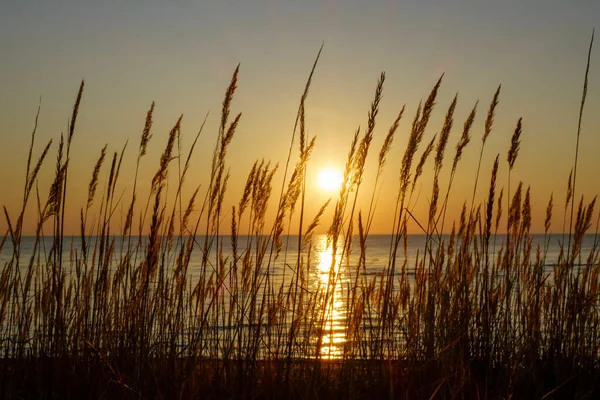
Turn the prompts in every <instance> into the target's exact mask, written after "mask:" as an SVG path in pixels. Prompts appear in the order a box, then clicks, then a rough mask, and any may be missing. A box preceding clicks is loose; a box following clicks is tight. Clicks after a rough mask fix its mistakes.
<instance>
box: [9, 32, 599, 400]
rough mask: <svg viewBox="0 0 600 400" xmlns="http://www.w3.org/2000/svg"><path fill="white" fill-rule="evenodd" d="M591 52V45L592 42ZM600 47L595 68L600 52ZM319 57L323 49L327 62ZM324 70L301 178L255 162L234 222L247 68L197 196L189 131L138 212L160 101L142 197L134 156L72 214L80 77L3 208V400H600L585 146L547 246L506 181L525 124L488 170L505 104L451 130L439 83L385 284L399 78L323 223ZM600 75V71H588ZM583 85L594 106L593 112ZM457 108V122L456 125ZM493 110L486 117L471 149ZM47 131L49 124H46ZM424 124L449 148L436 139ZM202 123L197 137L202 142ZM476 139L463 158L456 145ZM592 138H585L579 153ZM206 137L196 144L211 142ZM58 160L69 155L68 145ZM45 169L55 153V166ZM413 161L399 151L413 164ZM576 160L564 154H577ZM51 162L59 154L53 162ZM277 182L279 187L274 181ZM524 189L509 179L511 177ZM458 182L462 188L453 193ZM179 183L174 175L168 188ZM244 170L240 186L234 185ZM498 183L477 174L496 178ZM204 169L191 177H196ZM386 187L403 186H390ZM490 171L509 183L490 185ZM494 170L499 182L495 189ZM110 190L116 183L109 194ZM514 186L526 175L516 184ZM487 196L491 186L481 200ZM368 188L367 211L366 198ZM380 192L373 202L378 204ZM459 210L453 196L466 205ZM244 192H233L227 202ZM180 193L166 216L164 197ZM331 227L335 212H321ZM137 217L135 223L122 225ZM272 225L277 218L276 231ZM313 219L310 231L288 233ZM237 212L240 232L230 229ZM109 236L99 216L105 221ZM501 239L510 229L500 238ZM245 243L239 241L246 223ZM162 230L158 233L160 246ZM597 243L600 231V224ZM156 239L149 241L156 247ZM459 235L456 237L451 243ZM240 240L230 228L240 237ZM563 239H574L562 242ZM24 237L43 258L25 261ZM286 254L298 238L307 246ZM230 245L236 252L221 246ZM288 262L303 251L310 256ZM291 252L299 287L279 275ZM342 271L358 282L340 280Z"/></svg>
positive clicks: (98, 181) (300, 158) (350, 160)
mask: <svg viewBox="0 0 600 400" xmlns="http://www.w3.org/2000/svg"><path fill="white" fill-rule="evenodd" d="M592 43H593V41H592ZM591 49H592V47H591V45H590V53H591ZM319 54H320V53H319ZM318 60H319V57H318V56H317V59H316V60H315V63H314V65H313V68H312V70H311V72H310V75H309V78H308V80H307V83H306V86H305V90H304V93H303V94H302V96H301V99H300V104H299V108H298V114H297V119H296V125H295V128H294V131H293V134H292V136H291V140H290V150H289V154H288V156H287V162H286V163H285V165H279V166H278V165H273V164H270V163H269V162H266V161H260V160H258V161H257V162H256V163H255V164H254V166H253V167H252V169H251V171H250V172H249V173H247V172H244V173H247V181H246V185H245V187H244V190H243V191H242V192H241V193H238V194H233V195H234V196H238V198H239V201H237V202H236V205H235V206H233V207H232V208H231V209H229V208H228V207H226V206H225V202H224V197H225V193H226V191H227V183H228V178H229V174H230V171H229V168H228V164H227V152H228V146H229V145H230V143H231V142H232V141H233V140H235V139H236V129H237V126H238V123H239V122H240V114H237V115H235V116H234V115H233V114H232V101H233V98H234V95H235V92H236V88H237V86H238V69H239V67H238V68H236V69H235V72H234V73H233V76H232V79H231V82H230V83H229V86H228V87H227V89H226V92H225V97H224V100H223V103H222V110H221V116H220V124H219V130H218V132H217V136H216V142H215V147H214V152H213V154H212V163H211V167H210V171H209V170H207V171H203V173H204V174H206V176H207V177H208V178H207V181H208V182H209V184H208V186H206V187H204V188H200V187H198V188H196V189H195V190H194V191H193V194H192V195H191V196H189V197H186V198H184V196H183V193H184V191H183V190H182V189H183V188H184V185H189V186H187V187H194V185H195V183H194V182H189V181H190V175H191V172H190V167H189V166H190V160H192V158H193V157H194V150H195V146H196V141H194V142H193V144H192V146H191V148H190V150H189V152H188V153H187V154H182V153H180V151H179V147H178V145H177V143H178V140H179V135H180V133H181V129H180V127H181V118H179V120H177V122H176V123H175V124H174V126H173V128H172V129H171V131H170V132H169V134H168V137H167V143H166V146H165V147H164V151H163V153H162V156H161V157H160V160H159V164H158V165H159V166H158V169H157V170H156V173H155V174H154V176H153V179H152V181H151V190H150V194H149V196H148V197H144V198H139V197H138V192H137V187H138V182H137V176H138V174H137V171H138V168H139V165H140V160H141V159H142V158H143V157H145V156H146V150H147V145H148V142H149V141H150V140H160V139H159V138H154V136H155V133H154V132H153V130H152V124H153V113H154V104H152V106H151V107H150V109H149V110H148V112H147V116H146V120H145V124H144V129H143V131H142V133H141V138H140V139H139V145H138V147H137V149H136V150H135V152H136V153H137V163H136V165H135V166H127V168H135V170H136V179H135V180H134V182H133V183H131V185H130V189H131V190H130V196H128V197H119V196H117V195H116V192H115V187H116V185H117V182H118V180H119V172H120V171H121V169H122V168H125V166H124V165H122V160H123V154H124V153H125V152H126V151H127V149H125V148H123V150H122V152H120V153H114V154H113V155H112V156H111V155H110V154H107V151H106V147H105V148H104V149H101V151H100V155H99V157H98V160H97V163H96V164H95V168H94V169H93V170H92V171H90V175H91V178H90V181H89V190H88V196H87V202H86V204H85V206H84V207H82V208H81V209H72V206H71V205H70V204H72V203H69V204H67V203H66V202H65V200H66V199H67V198H68V195H69V193H70V192H69V190H68V189H69V185H68V178H69V170H70V169H71V168H73V166H71V165H70V163H69V161H70V152H71V144H72V142H73V141H74V140H76V138H77V130H76V123H77V117H78V113H79V109H80V107H83V106H84V104H83V101H82V99H83V94H84V83H83V82H82V83H81V86H80V89H79V92H78V94H77V97H76V101H75V104H74V107H73V112H72V115H71V118H70V125H69V130H68V131H67V132H66V134H65V135H64V136H61V137H60V139H59V143H58V146H53V144H52V142H49V143H47V144H46V145H45V146H43V147H42V148H41V149H40V148H38V145H36V143H35V137H36V129H34V130H33V133H32V135H31V146H30V148H29V156H28V159H27V161H26V163H24V164H25V168H26V173H25V177H26V179H25V182H24V191H23V202H22V210H21V212H20V213H17V214H15V215H11V214H10V213H9V212H8V211H7V209H6V208H4V217H5V218H6V222H7V225H8V227H9V228H8V231H7V232H6V233H5V235H4V236H3V240H2V242H1V245H0V252H1V255H2V256H3V257H4V258H5V259H6V260H7V261H6V262H5V263H4V265H0V353H1V357H0V370H1V377H0V392H1V393H2V397H6V398H62V397H66V398H193V397H195V398H244V399H255V398H344V399H346V398H454V397H460V398H509V397H511V398H563V397H568V398H574V397H577V398H593V397H594V394H595V395H597V394H598V392H599V391H600V388H599V387H598V382H600V354H599V350H600V312H599V311H600V309H599V307H598V303H599V296H600V280H599V279H600V258H599V257H600V252H599V246H596V244H598V243H600V237H598V238H597V239H598V240H596V237H594V246H593V248H592V249H591V250H590V251H589V252H586V254H585V255H584V254H583V253H582V251H581V247H582V242H583V240H584V237H585V235H586V233H590V232H589V231H590V230H591V229H593V228H592V225H593V224H594V223H595V221H596V220H595V218H597V217H595V215H596V214H597V212H595V201H596V199H595V198H594V199H593V200H591V201H587V200H584V199H583V197H579V196H578V192H577V151H576V152H575V155H574V156H575V157H574V161H573V169H572V174H571V177H570V178H569V182H568V186H567V187H568V190H567V193H565V194H564V195H563V196H562V197H561V198H558V197H557V198H552V197H551V198H550V199H549V200H548V203H547V210H546V215H547V217H546V223H545V232H544V234H543V235H536V238H537V239H539V238H541V240H536V241H534V240H533V239H534V238H533V234H532V233H531V232H530V229H531V220H532V204H531V200H530V190H529V188H528V187H527V184H526V183H524V182H516V181H515V180H516V179H515V177H514V176H512V177H511V175H510V173H511V171H512V170H513V167H514V165H515V163H518V159H519V146H520V143H521V134H522V130H523V128H522V123H521V120H520V119H519V120H518V121H515V124H514V132H513V134H512V137H511V138H507V140H508V139H510V150H509V152H508V153H507V154H500V155H499V156H498V157H496V159H495V162H494V164H493V166H491V171H490V168H489V167H490V166H487V165H483V164H482V162H481V160H482V156H483V154H484V151H485V150H486V148H485V147H486V143H487V139H488V137H489V135H490V134H491V133H492V131H493V125H494V117H495V113H496V106H497V105H498V103H499V101H500V97H501V88H500V87H498V90H497V91H496V93H495V94H494V96H493V99H492V101H491V103H490V104H489V106H487V108H486V109H485V110H484V111H483V112H482V111H481V110H478V109H477V106H476V107H475V108H473V109H472V111H471V113H470V114H469V116H468V118H467V119H466V120H465V121H464V122H463V121H455V117H454V113H455V108H456V106H457V98H456V97H455V98H454V100H453V101H452V102H451V103H450V104H449V105H448V106H447V109H444V110H442V111H443V112H444V115H445V118H444V121H443V125H442V126H441V127H435V128H434V127H432V126H431V124H430V123H429V121H430V117H431V115H432V113H433V112H434V111H436V110H437V109H438V108H439V107H441V106H440V105H438V104H436V99H437V94H438V90H439V89H440V87H441V85H442V81H443V77H440V79H439V80H438V81H437V82H436V83H435V85H434V86H433V88H432V90H431V92H430V93H429V94H428V96H427V97H426V98H425V100H424V101H423V102H422V104H420V105H419V107H418V109H417V112H416V114H415V115H414V116H413V117H412V123H411V128H410V131H409V132H408V133H406V135H407V137H408V145H407V146H406V148H405V149H404V151H403V155H402V163H401V168H400V170H399V171H398V172H397V176H396V178H395V179H398V180H399V182H400V185H399V191H398V193H397V194H396V209H395V212H394V219H393V231H392V232H391V236H390V237H391V241H390V244H389V257H388V259H387V260H384V268H383V271H382V272H381V273H377V274H370V273H367V272H368V271H369V268H370V265H369V263H368V258H367V254H368V252H369V248H368V246H367V241H368V238H369V233H370V228H371V222H372V220H373V215H374V213H375V210H376V208H377V207H376V201H375V197H376V196H375V195H376V193H377V190H378V189H379V187H380V185H381V182H380V180H379V177H380V175H381V174H382V172H383V170H384V167H385V165H386V160H387V159H388V157H389V156H390V149H391V148H392V145H393V143H394V139H395V137H396V135H398V127H399V124H400V121H401V119H402V118H407V117H406V116H405V115H404V108H402V109H401V110H399V112H398V114H397V117H396V119H395V121H394V122H393V123H392V125H391V126H390V127H389V129H387V130H386V136H385V140H384V142H383V146H382V147H381V148H379V149H372V148H371V142H372V139H373V135H374V132H375V126H376V121H377V115H378V111H379V105H380V101H381V98H382V92H383V89H384V82H385V74H384V73H382V74H381V76H380V77H379V79H378V81H377V85H376V90H375V95H374V98H373V101H372V103H371V106H370V109H369V110H368V121H367V124H366V125H365V127H364V129H362V130H361V129H358V130H357V131H356V133H355V134H354V136H353V140H352V141H351V143H349V144H348V145H349V147H348V156H347V161H346V164H345V169H344V178H343V184H342V187H341V190H340V192H339V194H338V195H336V197H335V198H333V199H332V200H331V201H328V202H327V203H325V204H323V206H322V207H321V209H320V211H319V212H318V213H317V214H316V215H307V213H305V211H304V210H305V207H304V205H305V196H306V168H307V166H308V165H310V162H311V152H312V151H313V148H314V146H315V140H314V138H313V137H308V135H307V129H306V127H305V121H306V109H305V102H306V99H307V97H308V95H309V88H310V86H311V80H312V76H313V73H314V72H315V69H316V68H317V64H318ZM588 70H589V59H588ZM587 74H588V72H587V71H586V76H585V82H586V83H585V87H584V92H583V97H582V102H581V114H580V121H581V118H582V116H583V110H584V105H585V97H586V92H587ZM442 111H441V112H442ZM478 114H483V117H480V118H481V119H482V120H483V121H484V127H485V129H484V132H483V135H482V136H481V137H474V133H473V132H474V129H473V124H474V121H475V120H476V118H477V117H478ZM36 128H37V120H36ZM428 130H435V131H436V132H439V133H438V134H437V135H435V136H433V139H432V140H431V141H430V142H428V143H425V142H424V141H423V138H424V136H425V133H426V132H428ZM200 132H202V128H201V129H200V131H199V132H198V135H200ZM451 133H452V134H456V135H458V136H459V137H460V139H459V141H458V144H457V146H456V147H455V148H450V147H449V146H447V144H448V138H449V136H450V134H451ZM580 133H581V132H580V128H579V129H578V131H577V135H576V136H575V135H574V138H576V139H574V140H576V142H577V143H574V144H576V145H577V147H578V145H579V137H580ZM197 138H198V137H197V136H196V140H197ZM466 146H479V147H478V151H479V152H480V153H479V154H480V157H479V164H478V165H477V178H476V180H475V182H474V183H473V187H474V191H473V196H472V198H471V196H470V195H469V196H468V198H465V199H464V206H463V210H462V215H461V217H460V219H459V220H456V221H450V220H447V218H446V210H447V207H448V199H449V197H450V196H451V195H452V194H451V189H452V185H453V180H454V177H455V176H456V173H457V170H458V169H459V167H460V161H461V157H462V154H463V151H464V149H465V148H466ZM56 148H57V150H56ZM38 154H39V155H38ZM398 154H402V153H398ZM368 156H371V157H376V158H377V160H378V163H377V170H376V171H369V173H372V174H375V176H376V177H377V179H376V181H375V186H374V187H370V188H366V187H365V188H363V187H361V186H362V185H361V184H362V183H363V176H364V174H365V170H366V168H365V166H366V165H367V163H366V160H367V157H368ZM572 156H573V155H572V154H566V155H565V157H572ZM51 158H54V164H52V161H51ZM427 160H430V161H432V163H431V164H432V165H433V179H432V181H431V182H426V183H423V184H424V185H426V187H431V192H430V194H429V195H428V197H427V199H428V208H429V212H428V218H427V220H424V221H423V220H422V221H417V222H418V224H419V226H420V227H421V229H422V232H423V234H424V235H425V240H424V245H423V248H421V249H419V254H420V255H419V256H418V257H417V260H416V262H415V263H414V265H412V264H410V265H409V264H408V262H407V260H408V258H407V255H406V247H407V236H408V232H407V225H408V222H409V221H412V220H413V219H414V217H413V215H412V214H411V212H410V209H409V208H408V207H407V204H409V203H410V199H411V196H412V195H413V194H414V190H415V186H416V184H417V182H419V183H421V182H420V181H419V179H420V178H422V173H423V170H424V168H426V165H431V164H426V162H427ZM43 168H53V169H54V171H55V173H54V175H53V176H54V177H53V182H52V184H51V186H50V190H49V192H48V193H47V194H46V195H45V194H44V193H40V192H39V191H38V190H37V189H36V188H37V185H36V182H37V180H38V175H39V172H40V170H41V169H43ZM278 168H279V169H281V170H283V171H284V173H283V176H284V178H283V181H282V182H281V183H278V182H275V179H274V176H275V171H276V170H278ZM501 168H504V169H506V170H507V171H508V174H509V175H508V181H507V182H503V183H501V182H499V180H498V179H497V175H498V171H499V169H501ZM443 169H446V171H448V169H449V171H450V173H449V180H448V181H443V182H442V181H441V179H440V173H441V171H442V170H443ZM170 170H171V174H173V173H175V174H176V175H177V177H178V178H177V180H176V181H172V180H171V181H170V182H169V180H170V178H169V177H170V176H172V175H171V174H170V173H169V172H170ZM234 172H235V173H242V172H240V171H234ZM480 172H481V174H480ZM196 173H198V171H195V172H194V174H196ZM388 173H389V171H388ZM490 173H491V175H489V174H490ZM484 175H485V176H490V179H489V181H488V180H487V178H486V181H485V182H484V180H483V178H482V179H481V182H480V181H479V180H480V179H479V178H480V176H481V177H483V176H484ZM103 176H106V180H105V181H103V178H102V177H103ZM511 178H512V181H511ZM477 186H480V187H482V186H485V187H486V190H487V196H486V199H485V201H484V202H482V203H480V204H476V202H475V191H476V188H477ZM360 191H363V192H364V191H367V192H368V193H372V195H370V196H369V197H371V202H370V203H368V204H358V203H357V198H358V195H359V192H360ZM369 191H370V192H369ZM455 195H456V194H455ZM228 196H230V197H231V196H232V194H230V193H228ZM167 199H168V201H167ZM27 207H33V208H35V209H36V210H37V216H38V220H37V224H36V225H37V230H36V232H35V235H34V236H28V237H26V236H24V235H23V226H24V215H25V210H26V208H27ZM327 208H328V209H329V210H330V211H333V212H332V217H331V219H326V218H324V215H326V213H325V210H326V209H327ZM119 209H125V210H127V212H126V214H124V215H122V216H121V217H120V218H121V219H122V221H124V223H123V224H122V225H119V228H116V226H117V225H116V224H114V223H112V221H113V220H114V219H115V218H116V217H115V214H116V213H117V212H118V211H117V210H119ZM555 209H558V212H559V213H564V216H565V221H566V223H565V228H564V231H565V233H564V234H562V233H561V234H560V235H561V238H560V240H561V252H560V256H559V258H558V260H557V261H556V262H555V263H554V264H553V267H552V268H547V267H545V266H546V264H547V261H546V256H547V249H548V245H549V241H550V236H551V224H550V221H551V217H552V214H553V212H557V211H556V210H555ZM267 210H275V218H274V220H273V221H270V220H268V219H267V218H266V213H267ZM72 213H77V214H79V215H80V221H81V227H80V235H79V237H75V238H73V237H70V236H67V235H65V234H64V226H65V224H64V218H65V215H68V214H69V215H70V214H72ZM292 217H294V218H298V219H299V221H300V223H299V229H298V230H297V231H291V229H290V226H291V224H290V221H291V219H292ZM225 218H227V220H228V224H230V230H231V231H230V232H229V231H228V232H226V234H225V235H224V234H223V232H221V231H220V229H221V226H222V224H221V222H222V221H223V220H224V219H225ZM92 221H93V222H92ZM501 223H502V224H505V226H506V227H507V230H506V235H499V226H500V225H501ZM242 224H243V226H244V227H245V228H244V231H245V232H248V235H240V234H238V232H239V231H240V226H242ZM144 227H147V229H146V230H145V229H144ZM319 227H321V228H324V229H325V230H326V231H327V239H326V240H327V244H328V246H329V247H330V249H331V262H330V267H329V268H328V271H327V272H326V274H325V275H326V276H327V278H326V280H325V282H326V284H325V285H322V286H321V287H319V289H318V290H314V288H313V286H311V283H310V282H309V270H310V268H311V266H312V265H313V264H314V260H313V259H312V254H313V246H314V244H315V240H316V238H317V235H316V233H317V232H318V230H317V228H319ZM596 227H597V222H596ZM139 232H145V233H144V234H142V233H139ZM442 232H449V234H446V235H442ZM230 233H231V234H230ZM555 236H556V234H555ZM26 241H29V242H27V243H28V244H27V246H28V248H27V249H25V244H26ZM290 241H294V243H293V246H292V245H290V243H289V242H290ZM224 248H227V249H228V250H227V251H225V250H224ZM290 248H292V249H294V250H293V251H291V250H290ZM284 253H285V259H286V263H285V274H286V275H285V278H281V277H276V276H275V275H274V268H275V265H276V263H277V262H279V261H280V260H281V258H282V257H283V254H284ZM351 256H352V257H353V258H352V260H354V261H353V262H352V263H349V262H346V264H347V266H346V267H345V269H344V272H343V273H342V272H341V269H340V265H341V264H342V263H344V260H350V259H351ZM340 296H341V299H342V300H343V302H344V304H345V312H344V315H343V320H342V321H343V334H344V341H343V343H342V344H341V345H340V346H339V348H338V351H337V352H336V353H335V354H333V353H331V352H329V351H328V350H327V349H328V348H329V349H330V348H331V344H332V343H331V342H332V337H333V335H328V334H327V331H328V330H333V324H332V321H331V318H332V312H331V310H332V308H333V304H334V302H335V301H338V300H336V299H339V298H340Z"/></svg>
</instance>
